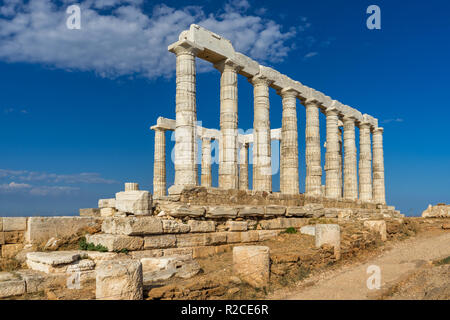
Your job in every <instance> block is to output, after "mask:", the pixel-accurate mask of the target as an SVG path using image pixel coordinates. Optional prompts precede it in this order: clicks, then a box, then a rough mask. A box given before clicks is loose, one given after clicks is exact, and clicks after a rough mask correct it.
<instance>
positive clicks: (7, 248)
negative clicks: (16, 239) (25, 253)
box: [1, 243, 23, 258]
mask: <svg viewBox="0 0 450 320" xmlns="http://www.w3.org/2000/svg"><path fill="white" fill-rule="evenodd" d="M1 248H2V250H1V254H2V257H3V258H15V257H16V255H17V254H18V253H19V252H20V251H21V250H22V248H23V244H21V243H15V244H4V245H2V246H1Z"/></svg>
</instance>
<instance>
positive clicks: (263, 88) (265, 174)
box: [251, 76, 272, 192]
mask: <svg viewBox="0 0 450 320" xmlns="http://www.w3.org/2000/svg"><path fill="white" fill-rule="evenodd" d="M251 83H252V84H253V93H254V121H253V190H255V191H267V192H271V191H272V160H271V155H272V153H271V137H270V119H269V109H270V103H269V85H270V83H271V82H270V81H269V80H268V79H266V78H264V77H260V76H255V77H253V78H252V79H251Z"/></svg>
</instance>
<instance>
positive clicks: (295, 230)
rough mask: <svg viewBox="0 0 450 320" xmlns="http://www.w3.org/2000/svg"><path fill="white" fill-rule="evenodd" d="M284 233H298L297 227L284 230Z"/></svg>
mask: <svg viewBox="0 0 450 320" xmlns="http://www.w3.org/2000/svg"><path fill="white" fill-rule="evenodd" d="M283 233H289V234H294V233H297V229H295V228H294V227H289V228H287V229H286V230H284V231H283Z"/></svg>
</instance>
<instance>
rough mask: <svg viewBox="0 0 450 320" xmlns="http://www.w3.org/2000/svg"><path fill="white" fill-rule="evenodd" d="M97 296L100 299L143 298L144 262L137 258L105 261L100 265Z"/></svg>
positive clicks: (97, 277)
mask: <svg viewBox="0 0 450 320" xmlns="http://www.w3.org/2000/svg"><path fill="white" fill-rule="evenodd" d="M96 271H97V276H96V288H95V296H96V298H97V299H98V300H142V299H143V273H142V264H141V262H140V261H136V260H115V261H105V262H102V263H100V264H99V265H98V267H97V269H96Z"/></svg>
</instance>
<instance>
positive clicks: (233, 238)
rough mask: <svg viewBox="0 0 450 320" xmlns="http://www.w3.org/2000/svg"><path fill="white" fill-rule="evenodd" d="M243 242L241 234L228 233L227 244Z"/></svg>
mask: <svg viewBox="0 0 450 320" xmlns="http://www.w3.org/2000/svg"><path fill="white" fill-rule="evenodd" d="M238 242H241V232H227V243H238Z"/></svg>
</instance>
